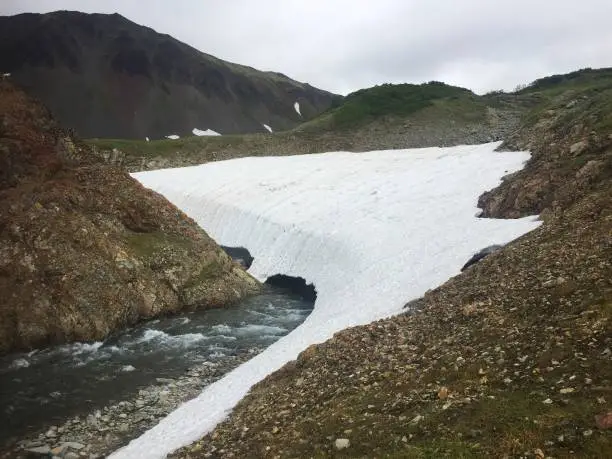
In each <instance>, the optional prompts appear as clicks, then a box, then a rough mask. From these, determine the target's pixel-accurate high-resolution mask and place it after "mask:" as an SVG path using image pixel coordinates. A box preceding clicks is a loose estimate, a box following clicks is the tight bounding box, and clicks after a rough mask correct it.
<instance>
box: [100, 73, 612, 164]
mask: <svg viewBox="0 0 612 459" xmlns="http://www.w3.org/2000/svg"><path fill="white" fill-rule="evenodd" d="M611 87H612V69H600V70H592V69H585V70H580V71H577V72H572V73H570V74H567V75H555V76H551V77H546V78H542V79H540V80H536V81H534V82H533V83H531V84H530V85H528V86H526V87H525V88H523V89H521V90H519V91H516V92H513V93H503V92H493V93H490V94H486V95H482V96H479V95H476V94H474V93H472V92H470V91H468V90H466V89H463V88H457V87H453V86H449V85H445V84H443V83H438V82H431V83H427V84H423V85H411V84H405V85H382V86H377V87H374V88H369V89H364V90H360V91H357V92H355V93H353V94H350V95H349V96H347V97H346V98H345V99H344V100H342V101H336V102H335V104H334V107H333V108H331V109H330V110H328V111H327V112H325V113H323V114H322V115H321V116H319V117H317V118H315V119H313V120H311V121H309V122H307V123H304V124H302V125H300V126H298V127H297V128H295V129H292V130H289V131H281V132H275V133H274V134H267V133H266V134H247V135H224V136H221V137H183V138H181V139H178V140H158V141H151V142H145V141H141V140H121V139H116V140H115V139H92V140H90V143H91V144H93V145H94V146H96V147H98V148H100V149H103V150H109V151H110V150H112V149H113V148H116V149H118V150H119V153H117V154H115V155H111V154H109V158H110V160H111V161H114V162H120V163H121V164H123V165H124V166H126V167H127V168H128V169H129V170H132V171H136V170H149V169H156V168H162V167H177V166H186V165H194V164H201V163H205V162H208V161H217V160H222V159H230V158H235V157H243V156H258V155H259V156H262V155H265V156H269V155H288V154H307V153H317V152H323V151H338V150H341V151H367V150H379V149H389V148H416V147H429V146H449V145H459V144H471V143H483V142H490V141H496V140H502V139H506V140H508V139H511V138H512V136H513V135H514V134H515V133H517V132H519V131H521V130H524V129H529V128H530V127H533V126H534V125H535V123H538V122H543V121H542V120H545V119H546V118H545V117H543V114H545V113H550V112H551V110H552V111H557V112H558V113H559V114H564V118H563V119H559V120H557V119H556V118H555V120H556V121H555V122H556V123H557V124H559V127H558V128H557V131H559V130H560V129H561V127H560V125H561V124H563V125H564V126H565V129H571V128H572V123H573V122H574V116H575V113H574V112H573V111H571V110H569V109H566V108H565V107H566V106H567V105H568V104H574V105H576V104H577V105H576V107H577V109H579V111H580V113H581V115H580V116H583V117H586V118H588V119H589V120H588V123H589V125H590V126H592V127H593V128H595V130H597V131H598V132H604V131H607V130H610V127H612V119H611V115H610V113H612V97H611V93H610V90H611ZM586 105H588V107H587V106H586ZM560 108H562V110H559V109H560ZM570 108H571V107H570ZM591 119H592V120H591ZM602 135H603V134H602ZM507 145H508V146H509V147H513V148H528V147H529V145H527V144H525V145H522V146H519V145H516V143H515V144H510V143H507Z"/></svg>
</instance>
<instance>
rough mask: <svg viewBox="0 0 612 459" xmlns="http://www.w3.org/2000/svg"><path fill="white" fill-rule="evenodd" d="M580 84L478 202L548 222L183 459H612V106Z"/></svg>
mask: <svg viewBox="0 0 612 459" xmlns="http://www.w3.org/2000/svg"><path fill="white" fill-rule="evenodd" d="M603 73H606V71H600V72H599V73H598V74H597V75H595V76H597V78H594V75H593V73H591V72H588V71H587V72H582V73H581V74H579V76H578V78H576V79H574V78H570V79H569V81H568V80H567V79H561V81H557V82H556V83H555V84H553V85H552V86H554V88H551V87H549V86H547V85H544V87H543V86H542V85H541V84H540V83H541V82H536V83H534V84H533V85H531V87H529V88H527V89H526V90H525V91H524V92H523V93H522V94H519V96H521V95H524V96H526V97H530V98H534V99H537V100H539V105H538V106H537V107H535V108H534V109H532V110H531V111H530V112H529V114H528V115H527V116H526V117H525V118H523V121H522V127H521V128H520V130H518V131H517V132H516V133H515V134H514V135H512V136H511V137H509V138H508V140H507V143H508V145H510V146H512V145H514V146H516V147H527V146H529V147H530V148H531V150H532V151H533V159H532V160H531V161H530V162H529V163H528V164H527V166H526V168H525V170H524V171H522V172H519V173H517V174H515V175H513V176H510V177H508V178H507V179H506V180H505V182H504V183H503V184H502V185H501V186H500V187H499V188H497V189H495V190H493V191H491V192H490V193H487V194H485V195H484V196H483V197H482V198H481V203H482V204H483V206H484V207H485V212H486V213H487V214H488V215H490V216H500V217H503V216H508V217H514V216H518V215H525V214H529V213H532V212H535V211H538V212H542V218H543V219H544V224H543V225H542V226H541V227H540V228H538V229H537V230H535V231H533V232H532V233H529V234H527V235H525V236H523V237H521V238H519V239H518V240H516V241H514V242H513V243H511V244H508V245H507V246H506V247H505V248H504V249H502V250H501V251H499V252H497V253H495V254H493V255H490V256H489V257H487V258H485V259H484V260H483V261H481V262H479V263H477V264H476V265H474V266H472V267H470V268H469V269H467V270H466V271H465V272H464V273H462V274H460V275H458V276H456V277H455V278H452V279H450V280H449V281H448V282H446V283H445V284H444V285H442V286H440V287H439V288H436V289H434V290H432V291H429V292H427V293H426V294H425V296H424V297H423V298H421V299H418V300H416V301H413V302H411V303H410V304H408V305H407V306H409V310H407V313H406V314H404V315H400V316H398V317H394V318H391V319H387V320H383V321H379V322H376V323H372V324H369V325H366V326H361V327H355V328H352V329H349V330H345V331H343V332H341V333H338V334H336V335H335V336H334V337H333V338H332V339H331V340H329V341H327V342H326V343H323V344H321V345H317V346H311V347H310V348H308V349H307V350H306V351H304V352H303V353H302V354H300V356H299V357H298V359H297V360H296V361H294V362H291V363H289V364H287V365H286V366H285V367H284V368H282V369H281V370H279V371H278V372H276V373H274V374H272V375H270V376H269V377H268V378H267V379H266V380H264V381H262V382H261V383H260V384H258V385H256V386H255V387H254V388H253V389H252V390H251V392H250V394H249V395H248V396H247V397H246V398H245V399H244V400H243V401H242V402H241V403H240V404H239V405H238V406H237V407H236V409H235V410H234V411H233V412H232V413H231V415H230V417H229V419H228V420H226V421H225V422H223V423H222V424H220V425H219V426H218V427H217V429H216V430H215V431H213V432H212V433H211V434H209V435H207V436H205V437H204V438H203V439H201V440H200V441H199V442H197V443H195V444H193V445H191V446H189V447H187V448H184V449H183V450H181V451H179V452H177V453H176V454H175V455H174V456H173V457H182V458H195V457H218V458H230V457H236V458H237V457H270V458H272V457H414V458H424V457H451V458H456V457H464V458H469V457H474V458H480V457H525V458H539V459H543V458H545V457H590V458H602V457H610V456H612V398H611V396H610V391H611V390H612V351H611V349H612V169H611V168H610V154H611V152H612V144H611V142H610V140H612V138H611V135H612V125H611V124H610V123H609V120H610V119H612V118H611V116H612V106H610V105H609V101H610V100H611V99H610V97H609V93H608V90H609V89H607V88H609V84H608V83H607V82H606V81H609V80H608V78H607V77H602V78H599V76H601V75H602V74H603Z"/></svg>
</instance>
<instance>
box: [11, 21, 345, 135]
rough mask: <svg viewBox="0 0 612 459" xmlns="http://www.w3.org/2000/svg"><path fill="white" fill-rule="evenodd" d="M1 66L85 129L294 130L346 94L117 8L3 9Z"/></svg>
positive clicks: (62, 117)
mask: <svg viewBox="0 0 612 459" xmlns="http://www.w3.org/2000/svg"><path fill="white" fill-rule="evenodd" d="M0 71H1V72H3V73H10V74H11V78H12V79H13V80H14V81H15V82H17V83H19V84H20V85H21V86H23V87H24V88H26V89H27V91H28V92H29V93H31V94H33V95H35V96H37V97H38V98H40V99H41V100H42V101H43V103H45V104H46V105H47V106H48V107H49V108H50V109H51V111H52V112H53V114H54V115H55V116H56V117H57V119H58V120H59V122H60V123H61V124H62V125H63V126H66V127H70V128H74V129H75V130H76V131H77V133H78V134H79V135H80V136H81V137H103V138H140V139H144V138H145V137H150V138H151V139H155V138H163V137H165V136H166V135H170V134H177V135H180V136H184V135H192V130H193V129H194V128H197V129H200V130H203V131H205V130H207V129H212V130H214V131H217V132H220V133H222V134H230V133H244V132H267V130H266V129H265V128H264V126H263V124H267V125H269V126H271V127H272V128H273V129H274V130H282V129H289V128H292V127H294V126H296V125H298V124H299V123H301V122H303V121H304V120H307V119H310V118H312V117H314V116H316V115H318V114H319V113H321V112H322V111H324V110H326V109H327V108H328V107H329V106H330V104H331V102H332V100H333V99H334V98H335V97H338V96H334V95H333V94H330V93H328V92H326V91H322V90H319V89H316V88H313V87H312V86H310V85H308V84H304V83H300V82H297V81H294V80H292V79H290V78H288V77H286V76H285V75H282V74H280V73H274V72H261V71H257V70H255V69H252V68H250V67H245V66H241V65H236V64H232V63H229V62H225V61H222V60H220V59H217V58H215V57H213V56H210V55H207V54H204V53H202V52H200V51H198V50H196V49H194V48H192V47H190V46H188V45H186V44H184V43H181V42H179V41H177V40H175V39H174V38H172V37H170V36H168V35H163V34H159V33H157V32H155V31H154V30H152V29H150V28H147V27H143V26H140V25H138V24H135V23H133V22H131V21H129V20H127V19H126V18H124V17H122V16H120V15H118V14H113V15H104V14H84V13H78V12H69V11H58V12H55V13H48V14H20V15H17V16H11V17H0ZM295 102H298V103H299V104H300V112H301V115H302V116H301V115H300V114H298V113H297V111H296V110H295V108H294V104H295Z"/></svg>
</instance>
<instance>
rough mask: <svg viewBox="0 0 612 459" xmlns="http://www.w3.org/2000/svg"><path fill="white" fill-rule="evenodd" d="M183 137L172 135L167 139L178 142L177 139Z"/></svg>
mask: <svg viewBox="0 0 612 459" xmlns="http://www.w3.org/2000/svg"><path fill="white" fill-rule="evenodd" d="M180 138H181V136H180V135H176V134H170V135H167V136H166V139H170V140H176V139H180Z"/></svg>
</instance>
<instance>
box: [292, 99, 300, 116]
mask: <svg viewBox="0 0 612 459" xmlns="http://www.w3.org/2000/svg"><path fill="white" fill-rule="evenodd" d="M293 108H294V109H295V111H296V112H297V114H298V115H300V116H302V112H301V110H300V103H299V102H298V101H295V104H293Z"/></svg>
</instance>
